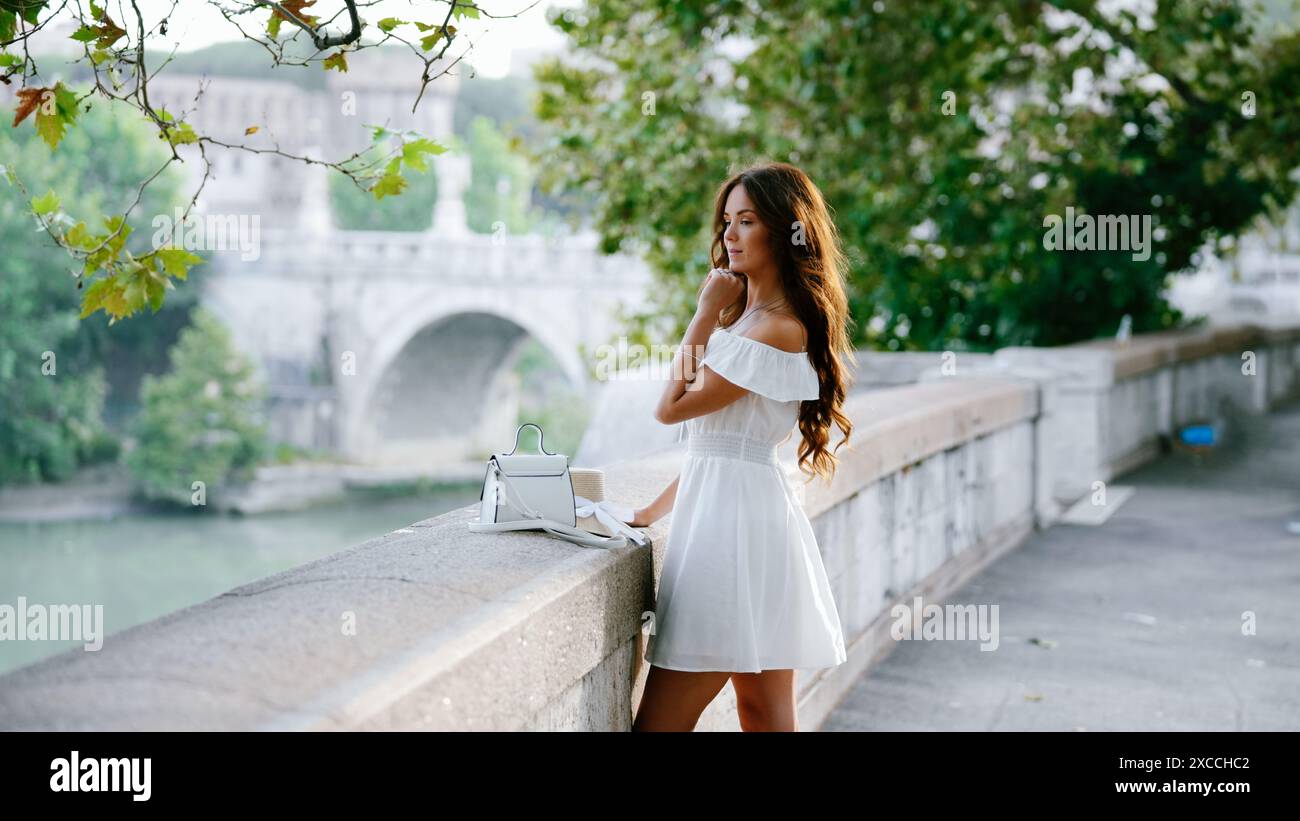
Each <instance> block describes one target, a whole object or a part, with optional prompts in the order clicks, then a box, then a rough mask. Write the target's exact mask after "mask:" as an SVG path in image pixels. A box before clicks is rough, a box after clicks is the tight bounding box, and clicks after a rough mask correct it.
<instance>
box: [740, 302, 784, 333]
mask: <svg viewBox="0 0 1300 821" xmlns="http://www.w3.org/2000/svg"><path fill="white" fill-rule="evenodd" d="M780 299H781V297H776V298H775V299H769V300H768V301H767V302H764V303H763V304H762V305H759V306H758V307H757V308H755V309H754V310H752V311H750V312H749V313H747V314H745V315H744V316H742V317H741V318H740V319H737V320H736V321H735V322H733V323H732V325H731V328H732V330H735V328H736V327H737V326H739V325H740V323H742V322H744V321H745V320H746V319H749V318H750V317H751V316H753V315H754V314H756V313H758V312H759V311H761V310H763V309H764V308H766V307H767V306H768V305H771V304H772V303H774V302H777V301H779V300H780Z"/></svg>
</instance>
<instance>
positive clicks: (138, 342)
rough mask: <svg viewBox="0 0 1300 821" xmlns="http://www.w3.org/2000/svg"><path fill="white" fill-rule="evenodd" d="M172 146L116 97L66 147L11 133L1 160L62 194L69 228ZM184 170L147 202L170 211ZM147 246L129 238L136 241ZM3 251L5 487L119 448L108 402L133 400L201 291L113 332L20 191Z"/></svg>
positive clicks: (5, 204)
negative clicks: (52, 148)
mask: <svg viewBox="0 0 1300 821" xmlns="http://www.w3.org/2000/svg"><path fill="white" fill-rule="evenodd" d="M163 154H165V150H164V149H163V148H162V147H161V146H159V145H158V141H157V140H155V139H152V138H151V137H150V136H149V134H148V133H147V130H146V129H145V128H144V126H143V125H142V124H141V123H139V122H138V120H136V119H135V118H134V117H131V116H124V112H122V111H121V110H119V109H116V108H114V107H110V106H108V105H104V106H100V107H97V108H96V109H95V110H94V111H91V112H89V113H87V114H85V115H84V116H83V117H82V119H81V122H80V127H79V128H78V129H76V130H74V131H73V132H71V133H70V134H68V135H67V137H66V139H65V141H64V144H63V146H62V150H60V151H59V152H58V154H56V155H51V154H50V152H49V149H48V148H47V146H46V145H45V144H44V143H43V142H42V141H41V139H40V137H39V136H38V135H37V134H36V133H35V132H34V131H28V130H14V131H5V130H0V167H3V168H4V169H5V170H6V171H7V170H8V169H21V170H22V173H23V175H24V177H26V179H27V180H28V181H29V183H30V184H31V185H32V186H33V187H35V188H37V189H38V190H40V191H42V192H46V191H49V192H52V193H53V196H54V199H56V200H58V201H59V202H60V206H59V208H58V209H57V211H58V212H59V213H55V212H52V213H51V219H59V220H63V221H65V224H67V223H74V222H76V221H77V217H81V216H89V215H92V214H95V213H100V212H102V211H103V210H105V209H107V210H116V209H118V208H120V207H121V205H122V204H123V203H124V202H126V201H128V200H129V199H131V198H132V197H133V196H134V195H135V188H134V186H133V181H134V180H136V179H138V178H139V175H142V174H143V175H147V174H148V173H151V172H152V171H153V170H155V169H156V168H158V166H159V164H160V163H161V162H162V159H161V157H162V155H163ZM178 177H179V175H178V174H176V173H169V174H166V175H164V176H163V177H160V178H159V179H158V180H156V181H155V184H154V185H151V186H150V187H149V188H148V189H147V190H146V191H145V192H144V193H143V195H142V198H141V205H140V207H141V208H142V210H143V211H144V212H145V213H170V211H171V209H172V207H173V205H174V204H175V203H176V202H177V201H178V199H179V195H178V193H177V191H178V188H179V179H178ZM0 178H5V179H7V174H6V173H5V172H3V171H0ZM0 187H6V188H7V186H4V184H2V183H0ZM7 190H8V191H9V192H11V193H16V189H13V188H7ZM73 215H76V216H73ZM143 242H144V238H143V237H129V238H128V242H127V245H126V247H127V248H128V249H131V250H138V249H139V248H140V247H141V243H143ZM0 248H3V249H4V263H3V269H2V270H0V484H3V483H12V482H18V481H24V482H26V481H40V480H60V479H64V478H67V477H68V476H69V475H70V474H71V473H72V472H73V470H75V468H76V467H77V466H78V464H81V463H85V462H87V461H93V460H95V459H96V458H98V457H109V456H112V455H114V454H115V447H114V442H115V440H114V439H113V438H112V437H111V436H110V435H109V433H108V431H106V430H105V428H104V425H103V423H102V421H101V418H100V413H101V410H102V409H103V407H104V405H105V403H106V402H107V403H109V404H110V406H112V404H113V403H114V402H115V401H116V402H119V403H127V402H129V401H130V400H131V399H133V398H134V393H135V390H134V389H135V381H136V379H138V377H136V376H135V375H134V374H136V373H137V372H139V371H141V370H149V369H151V368H156V367H157V366H158V365H159V364H160V360H161V359H162V352H163V350H164V348H165V345H166V344H167V342H169V341H170V340H171V339H172V338H173V337H174V334H175V332H176V329H177V327H178V326H179V325H181V324H184V322H186V321H187V319H188V313H189V310H190V306H192V304H193V295H192V293H190V289H188V288H187V287H186V285H185V284H184V283H182V285H181V286H180V289H178V291H183V292H184V297H183V298H182V299H180V300H175V301H173V302H169V304H168V305H167V306H166V307H165V308H164V309H163V310H162V311H160V313H159V315H158V317H157V319H158V320H159V321H158V322H157V323H155V324H149V325H144V326H142V327H141V328H137V329H132V331H131V332H127V333H123V332H122V329H120V328H118V329H109V328H108V320H107V318H106V317H104V316H102V315H101V316H97V317H94V318H91V319H89V320H88V321H85V322H78V319H77V318H78V314H79V313H80V305H79V300H80V296H79V293H78V290H77V288H76V286H75V284H74V283H75V280H74V275H75V273H76V271H75V269H73V268H71V267H70V265H69V263H70V260H69V258H68V256H67V253H66V252H64V251H63V249H61V248H59V247H58V246H57V245H55V244H54V242H52V241H51V240H50V239H49V237H48V236H47V235H45V234H43V233H41V232H40V231H39V230H38V224H37V221H36V220H35V219H34V218H33V216H32V214H31V213H30V212H29V211H27V209H26V208H25V207H23V204H22V202H21V200H20V199H19V198H18V197H15V196H4V197H0ZM46 352H48V354H47V353H46Z"/></svg>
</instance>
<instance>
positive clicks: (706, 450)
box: [686, 433, 780, 465]
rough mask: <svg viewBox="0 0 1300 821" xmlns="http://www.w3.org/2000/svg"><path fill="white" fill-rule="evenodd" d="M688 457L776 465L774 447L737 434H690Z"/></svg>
mask: <svg viewBox="0 0 1300 821" xmlns="http://www.w3.org/2000/svg"><path fill="white" fill-rule="evenodd" d="M686 453H687V455H689V456H696V457H708V456H715V457H716V456H721V457H724V458H731V459H743V460H745V461H746V462H757V463H758V464H761V465H777V464H780V463H779V462H778V460H777V455H776V445H774V444H772V443H771V442H766V441H764V440H762V439H754V438H753V437H750V436H744V435H743V434H738V433H692V434H691V436H690V439H689V440H687V444H686Z"/></svg>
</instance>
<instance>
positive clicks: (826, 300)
mask: <svg viewBox="0 0 1300 821" xmlns="http://www.w3.org/2000/svg"><path fill="white" fill-rule="evenodd" d="M829 210H830V209H829V208H828V207H827V205H826V202H825V200H824V199H823V198H822V195H821V192H820V191H818V189H817V187H816V186H815V185H814V184H813V183H812V181H811V180H810V179H809V178H808V176H807V175H806V174H804V173H803V172H802V171H800V170H799V169H798V168H795V167H793V166H790V165H786V164H784V163H772V164H764V165H760V166H756V167H753V168H750V169H748V170H745V171H742V172H741V173H739V174H736V175H735V176H734V177H732V178H731V179H729V180H727V182H726V183H725V184H724V185H723V186H722V188H721V189H720V191H719V193H718V197H717V202H716V204H715V206H714V220H713V224H714V239H713V247H712V257H713V265H714V270H712V271H710V272H709V275H708V277H707V278H706V280H705V282H704V283H703V285H702V286H701V288H700V291H699V294H698V296H697V309H696V312H695V317H694V318H693V319H692V320H691V323H690V325H689V326H688V327H687V330H686V335H685V336H684V337H683V338H682V344H681V350H680V352H679V354H678V358H677V359H675V360H674V362H673V370H672V373H673V374H674V375H677V374H681V376H680V377H676V378H674V379H672V380H671V382H670V383H669V385H668V386H667V388H666V389H665V390H664V394H663V397H662V398H661V399H660V400H659V404H658V406H657V407H656V408H655V419H657V420H658V421H659V422H662V423H663V424H670V425H671V424H678V423H681V422H685V428H686V432H687V433H689V437H690V438H689V440H688V444H687V450H686V456H685V459H684V460H683V467H682V471H681V473H680V474H679V475H678V477H677V478H676V479H674V480H673V482H672V483H671V484H670V485H669V486H668V487H667V488H666V489H665V490H664V492H663V493H662V494H661V495H660V496H659V498H658V499H656V500H655V501H654V502H652V503H651V504H650V505H648V506H647V507H645V508H641V509H638V510H637V511H636V512H635V517H634V519H633V521H632V524H633V525H634V526H638V527H645V526H646V525H649V524H650V523H652V522H654V521H656V520H658V519H659V518H661V517H662V516H663V515H664V514H666V513H667V512H668V511H669V510H671V511H672V513H673V519H672V525H671V527H670V529H669V536H668V548H667V553H666V554H665V557H664V566H663V570H662V572H661V574H660V576H659V595H658V602H657V609H656V611H655V621H654V630H653V631H652V634H651V636H650V640H649V643H648V644H647V647H646V653H645V659H646V661H648V662H650V664H651V668H650V672H649V674H648V677H647V679H646V685H645V693H644V695H643V696H642V699H641V704H640V707H639V709H638V710H637V716H636V721H635V723H634V726H633V729H634V730H638V731H640V730H691V729H694V727H695V723H696V721H697V720H698V719H699V716H700V714H701V713H702V712H703V711H704V708H705V707H707V706H708V705H709V702H711V701H712V700H713V698H714V697H715V696H716V695H717V694H718V693H719V692H720V691H721V690H722V687H723V686H724V685H725V684H726V683H727V680H728V679H730V680H731V682H732V686H733V689H734V690H735V692H736V702H737V709H738V711H739V713H740V724H741V727H742V729H744V730H746V731H749V730H790V731H797V730H798V721H797V715H796V704H795V680H794V671H795V670H796V669H817V668H822V667H832V666H835V665H837V664H841V663H843V662H844V661H845V660H846V659H847V656H846V653H845V648H844V637H843V633H842V631H841V629H840V621H839V613H838V610H837V608H836V606H835V601H834V599H833V597H832V595H831V590H830V585H829V583H828V581H827V578H826V571H825V568H824V567H823V564H822V559H821V553H820V550H819V549H818V546H817V540H816V537H815V536H814V534H813V530H812V526H811V524H810V523H809V521H808V517H807V515H806V514H805V512H804V510H803V507H802V505H801V504H800V503H799V502H798V501H797V499H796V497H795V491H794V489H793V488H792V487H791V485H790V482H789V480H788V479H787V478H786V476H785V473H784V471H783V470H782V468H781V467H780V465H779V464H778V462H777V459H776V446H777V445H778V444H780V443H782V442H784V441H785V440H786V439H788V438H789V437H790V435H791V434H792V433H793V432H794V429H795V426H796V424H797V426H798V430H799V433H800V436H801V440H800V444H799V453H798V461H799V467H800V470H801V471H805V468H806V467H807V466H811V468H812V472H813V473H814V474H816V475H822V476H824V477H825V478H828V479H829V478H830V477H831V476H833V475H834V472H835V464H836V458H835V456H834V454H833V453H832V452H831V451H830V450H829V449H828V448H827V443H828V442H829V440H830V427H831V424H832V423H834V424H836V425H838V426H839V428H840V429H841V430H842V431H843V433H844V439H843V441H841V442H840V443H839V444H838V445H836V450H838V449H839V447H840V446H842V445H844V444H846V443H847V442H848V439H849V435H850V433H851V432H852V423H851V422H850V421H849V419H848V418H847V417H846V416H845V415H844V414H843V413H842V411H841V408H842V406H843V404H844V397H845V394H846V387H847V386H846V382H847V376H846V373H845V370H844V367H843V365H842V364H841V363H840V359H839V355H840V354H841V353H845V354H847V355H848V356H849V357H852V348H851V346H850V343H849V335H848V323H849V321H850V319H849V315H848V300H847V298H846V296H845V291H844V276H845V267H846V266H845V258H844V254H843V251H842V249H841V248H840V245H839V236H838V233H837V232H836V230H835V225H834V223H833V222H832V220H831V216H830V213H829ZM701 354H702V355H701ZM805 472H806V471H805Z"/></svg>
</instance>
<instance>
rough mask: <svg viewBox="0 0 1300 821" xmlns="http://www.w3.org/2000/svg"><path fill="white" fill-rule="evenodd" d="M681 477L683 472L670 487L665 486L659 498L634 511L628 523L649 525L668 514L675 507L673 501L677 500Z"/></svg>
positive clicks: (640, 525)
mask: <svg viewBox="0 0 1300 821" xmlns="http://www.w3.org/2000/svg"><path fill="white" fill-rule="evenodd" d="M680 478H682V477H681V474H678V475H677V476H676V478H674V479H673V481H672V482H671V483H670V484H669V485H668V487H666V488H664V492H663V493H660V494H659V498H658V499H655V500H654V501H653V502H651V503H650V504H648V505H646V506H645V507H641V508H637V509H636V510H635V511H633V516H632V521H631V522H629V523H628V524H630V525H632V526H633V527H649V526H650V525H652V524H654V523H655V522H657V521H659V520H660V519H662V518H663V517H664V516H667V515H668V511H670V510H672V509H673V503H674V502H675V501H677V480H678V479H680Z"/></svg>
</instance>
